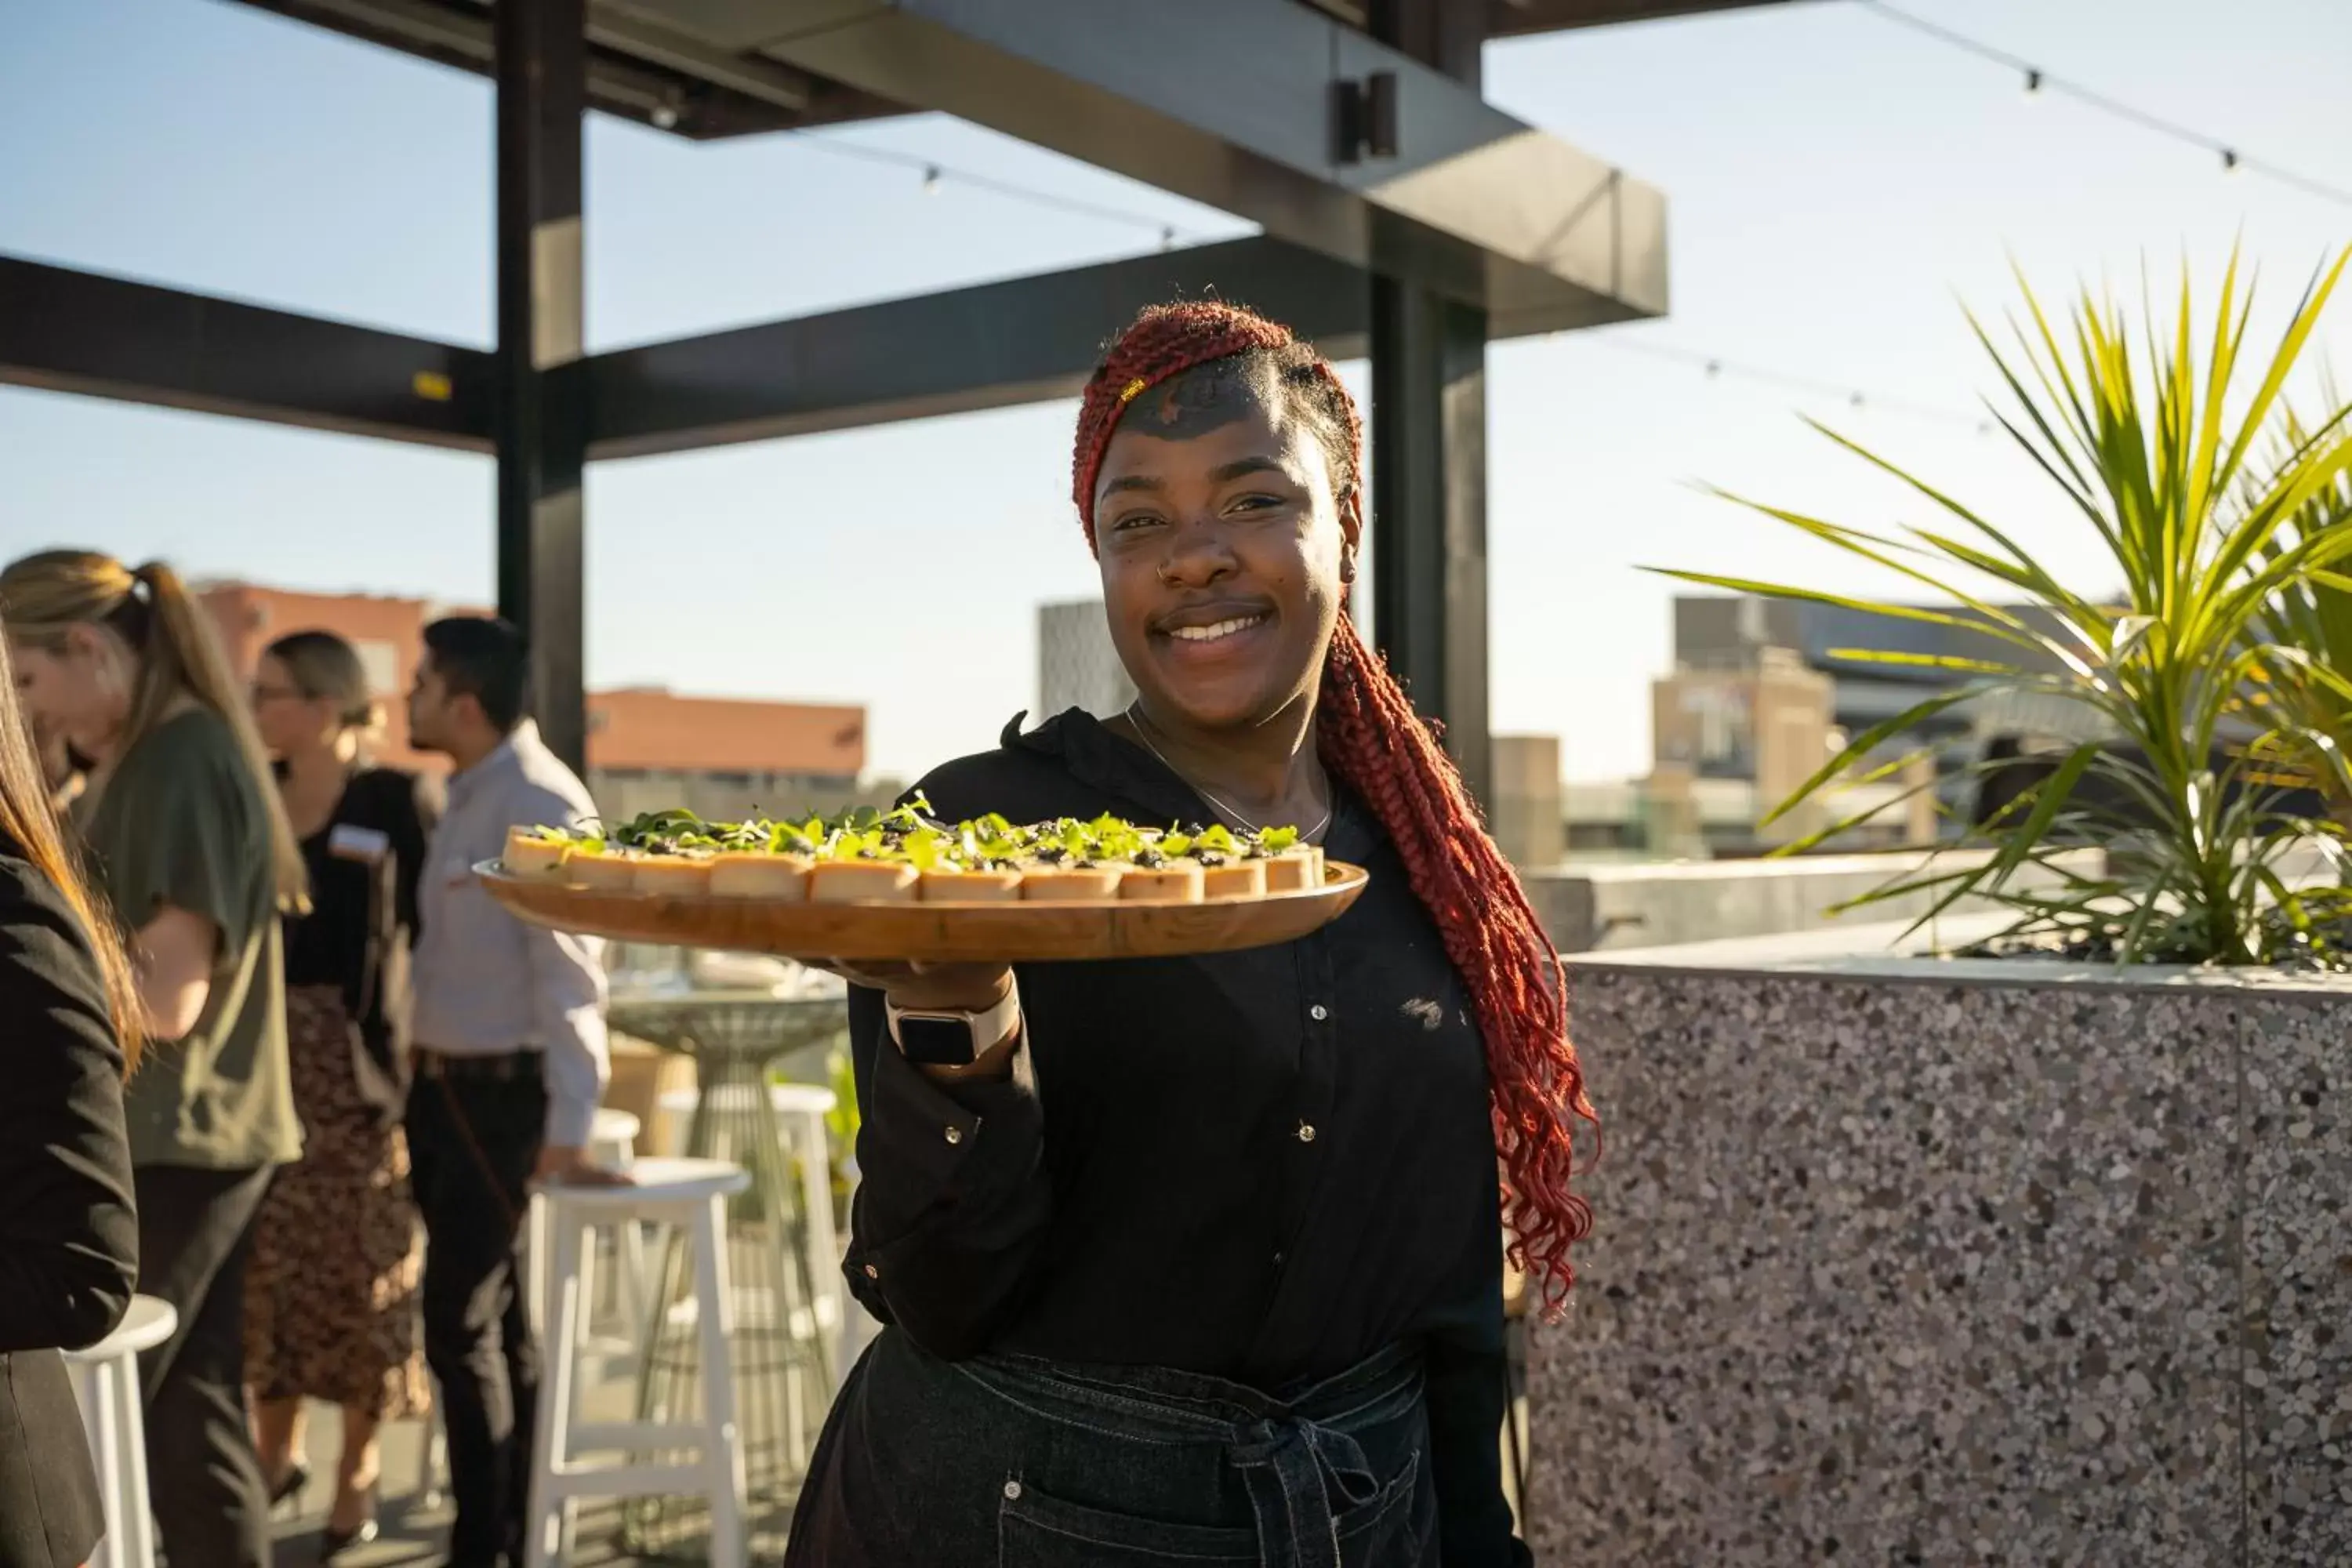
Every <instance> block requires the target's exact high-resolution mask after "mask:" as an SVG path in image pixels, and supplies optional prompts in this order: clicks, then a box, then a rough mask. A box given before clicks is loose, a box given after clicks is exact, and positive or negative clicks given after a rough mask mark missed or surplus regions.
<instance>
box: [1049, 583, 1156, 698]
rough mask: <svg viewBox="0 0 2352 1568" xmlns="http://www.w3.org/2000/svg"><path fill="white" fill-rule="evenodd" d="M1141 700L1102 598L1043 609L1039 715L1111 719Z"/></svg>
mask: <svg viewBox="0 0 2352 1568" xmlns="http://www.w3.org/2000/svg"><path fill="white" fill-rule="evenodd" d="M1134 700H1135V683H1134V682H1133V681H1131V680H1129V679H1128V678H1127V667H1126V666H1125V665H1122V664H1121V663H1119V661H1118V649H1117V648H1115V647H1112V646H1111V641H1110V626H1109V625H1108V623H1107V622H1106V621H1105V620H1104V619H1103V606H1102V601H1101V600H1100V599H1081V600H1077V601H1076V602H1073V603H1069V604H1060V605H1038V606H1037V711H1036V712H1035V713H1034V714H1033V715H1032V716H1031V717H1032V719H1033V721H1034V720H1042V719H1049V718H1051V717H1053V716H1054V715H1055V714H1056V713H1059V712H1061V711H1063V710H1065V709H1069V708H1082V709H1084V710H1086V711H1087V712H1089V713H1091V714H1093V715H1094V716H1095V717H1096V718H1097V719H1108V718H1109V717H1110V716H1111V715H1112V714H1114V713H1117V712H1118V711H1120V710H1122V709H1124V708H1126V706H1127V705H1128V704H1129V703H1130V702H1132V701H1134Z"/></svg>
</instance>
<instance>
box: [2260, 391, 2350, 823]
mask: <svg viewBox="0 0 2352 1568" xmlns="http://www.w3.org/2000/svg"><path fill="white" fill-rule="evenodd" d="M2325 403H2326V405H2328V406H2330V407H2334V408H2336V409H2338V410H2339V412H2338V413H2337V415H2336V417H2335V419H2334V420H2333V421H2331V422H2330V424H2331V425H2332V426H2333V434H2332V436H2331V435H2326V434H2324V433H2325V432H2326V431H2327V430H2328V429H2329V426H2326V425H2324V426H2321V427H2320V430H2321V431H2322V432H2323V434H2322V435H2320V436H2318V437H2315V434H2314V432H2313V430H2312V428H2311V427H2310V426H2307V425H2305V422H2304V421H2303V420H2301V419H2300V418H2298V417H2296V416H2295V415H2294V413H2293V412H2292V411H2288V412H2286V413H2284V415H2283V416H2281V419H2280V426H2281V435H2280V438H2279V440H2278V441H2277V442H2276V446H2277V447H2278V452H2279V461H2281V462H2282V463H2292V462H2294V461H2296V460H2297V458H2298V456H2299V454H2301V453H2302V452H2303V451H2304V450H2305V449H2306V448H2308V447H2311V446H2312V445H2313V444H2314V442H2315V439H2317V440H2333V441H2334V442H2335V443H2336V444H2338V445H2341V444H2343V443H2344V442H2347V441H2352V428H2347V422H2346V417H2345V416H2344V414H2343V413H2341V412H2340V410H2342V409H2343V408H2344V406H2345V405H2344V402H2343V400H2342V399H2341V398H2339V397H2338V396H2337V395H2336V392H2335V389H2334V386H2333V384H2329V385H2328V386H2327V387H2326V395H2325ZM2249 488H2250V489H2251V488H2252V486H2251V484H2250V487H2249ZM2346 531H2352V470H2345V471H2341V472H2338V473H2337V474H2336V479H2335V482H2334V483H2332V484H2330V485H2327V486H2326V487H2324V488H2323V489H2320V490H2319V491H2317V492H2316V493H2315V494H2314V495H2313V496H2312V497H2311V499H2310V500H2307V501H2305V503H2304V505H2303V508H2302V510H2300V511H2298V512H2297V513H2296V514H2295V515H2294V518H2292V519H2291V520H2290V521H2288V522H2287V523H2286V525H2285V526H2284V527H2283V528H2282V529H2281V530H2280V531H2279V534H2278V537H2277V538H2276V539H2275V540H2273V542H2272V543H2271V545H2270V547H2269V549H2268V550H2267V551H2266V552H2265V559H2270V558H2274V557H2275V556H2276V554H2277V553H2278V552H2280V551H2282V550H2287V549H2292V548H2294V545H2296V544H2297V543H2299V542H2301V541H2303V540H2305V539H2320V538H2325V537H2327V536H2329V535H2330V534H2331V533H2332V534H2336V535H2341V534H2343V533H2344V532H2346ZM2257 630H2258V634H2259V636H2260V637H2261V638H2262V640H2263V642H2265V643H2268V644H2270V645H2272V646H2273V647H2279V648H2283V649H2286V650H2290V653H2291V657H2290V658H2289V660H2288V662H2287V663H2285V664H2284V666H2282V667H2279V668H2268V669H2264V670H2263V671H2261V672H2260V673H2259V676H2258V679H2259V686H2258V688H2257V689H2256V691H2255V692H2254V693H2253V694H2252V704H2251V705H2252V707H2254V708H2256V709H2257V710H2260V711H2261V716H2262V719H2263V731H2264V733H2263V744H2262V746H2261V748H2260V754H2262V755H2263V756H2264V757H2266V758H2268V759H2271V760H2273V761H2274V762H2275V763H2277V765H2278V767H2279V770H2280V774H2281V776H2282V777H2283V778H2284V779H2285V780H2287V781H2290V782H2293V783H2296V784H2305V785H2307V786H2309V787H2310V788H2313V789H2315V790H2317V791H2318V792H2319V793H2320V794H2321V795H2325V796H2326V798H2327V801H2328V805H2329V809H2330V812H2331V813H2332V815H2333V816H2334V817H2335V820H2336V823H2337V825H2338V826H2346V827H2352V682H2347V679H2346V678H2347V674H2352V576H2347V575H2346V574H2344V573H2341V572H2336V571H2328V570H2324V569H2323V570H2317V571H2314V572H2311V573H2309V574H2306V575H2305V576H2303V577H2302V578H2300V579H2299V580H2297V581H2295V582H2294V583H2292V584H2287V585H2286V587H2285V588H2284V589H2283V590H2282V592H2281V593H2280V595H2279V597H2278V599H2277V600H2276V602H2275V603H2273V605H2270V606H2269V609H2268V611H2267V613H2266V614H2265V615H2264V616H2263V619H2262V621H2261V623H2260V625H2259V626H2258V628H2257Z"/></svg>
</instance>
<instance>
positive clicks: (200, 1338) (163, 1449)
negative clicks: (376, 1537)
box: [132, 1165, 269, 1568]
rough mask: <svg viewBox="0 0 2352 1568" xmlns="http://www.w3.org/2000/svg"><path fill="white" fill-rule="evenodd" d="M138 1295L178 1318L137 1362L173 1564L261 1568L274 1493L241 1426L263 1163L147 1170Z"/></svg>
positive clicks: (140, 1179) (155, 1492)
mask: <svg viewBox="0 0 2352 1568" xmlns="http://www.w3.org/2000/svg"><path fill="white" fill-rule="evenodd" d="M132 1186H133V1191H134V1194H135V1195H136V1197H137V1199H138V1203H139V1289H140V1293H141V1294H142V1295H147V1296H160V1297H162V1298H163V1300H166V1301H169V1302H170V1303H172V1306H173V1310H176V1311H177V1312H178V1313H179V1314H180V1324H179V1327H178V1328H177V1329H175V1330H174V1331H173V1333H172V1337H171V1338H170V1339H168V1340H165V1341H164V1342H163V1343H162V1344H160V1345H157V1346H156V1347H155V1348H154V1349H153V1350H152V1351H149V1352H146V1353H145V1354H144V1355H142V1356H141V1357H140V1358H139V1381H140V1388H141V1393H142V1396H143V1397H144V1399H145V1401H146V1425H147V1489H148V1495H149V1497H150V1498H151V1499H152V1501H153V1504H154V1509H155V1529H156V1535H157V1537H158V1540H159V1541H160V1542H161V1544H162V1546H163V1558H164V1560H165V1561H166V1562H167V1563H170V1564H171V1565H172V1568H262V1565H263V1564H265V1563H268V1561H269V1493H268V1488H267V1487H265V1486H264V1485H263V1483H262V1479H261V1461H260V1460H259V1459H258V1458H256V1457H255V1455H254V1452H253V1433H252V1429H251V1428H250V1427H248V1426H247V1425H246V1420H245V1260H246V1258H247V1254H248V1253H249V1252H250V1251H251V1249H252V1237H253V1215H254V1211H255V1210H257V1209H258V1208H259V1207H260V1206H261V1194H263V1193H264V1192H266V1191H268V1186H269V1172H268V1169H267V1168H264V1169H261V1170H252V1171H205V1170H198V1169H195V1168H194V1167H190V1166H184V1165H142V1166H140V1167H139V1168H138V1169H137V1170H136V1171H134V1172H133V1173H132Z"/></svg>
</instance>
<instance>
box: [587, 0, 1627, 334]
mask: <svg viewBox="0 0 2352 1568" xmlns="http://www.w3.org/2000/svg"><path fill="white" fill-rule="evenodd" d="M630 8H631V10H632V11H633V12H634V13H635V14H639V15H643V16H651V17H655V18H657V19H659V20H661V21H663V22H665V23H667V25H669V26H674V27H676V28H677V30H679V31H681V32H685V33H688V34H691V35H693V36H695V37H701V38H704V39H706V40H708V41H709V42H710V43H712V44H714V45H716V46H718V47H721V48H725V49H730V50H735V51H739V52H740V51H751V52H758V53H761V54H763V55H764V56H765V57H766V58H772V59H775V60H780V61H782V62H783V63H785V64H789V65H793V66H797V67H799V68H802V69H804V70H806V71H808V72H810V73H811V74H812V75H814V76H818V77H822V78H824V79H829V80H833V81H837V82H841V83H844V84H846V85H847V86H849V87H852V88H855V89H860V90H863V91H865V92H868V93H871V94H874V95H877V96H878V97H881V98H885V99H888V100H893V101H896V102H899V103H908V104H917V105H920V106H922V107H923V108H926V109H933V110H942V111H944V112H947V113H950V114H953V115H956V116H959V117H960V118H962V119H965V120H969V121H973V122H974V123H976V124H981V125H985V126H988V127H990V128H991V129H992V130H996V131H1000V132H1004V133H1006V134H1008V135H1012V136H1016V137H1019V138H1020V139H1022V140H1023V141H1025V142H1031V143H1033V144H1034V145H1037V146H1041V147H1046V148H1051V149H1053V150H1055V151H1056V152H1060V153H1066V154H1068V155H1069V156H1071V157H1075V158H1079V159H1083V160H1085V161H1086V162H1087V163H1094V164H1096V165H1097V166H1098V167H1102V168H1106V169H1109V170H1112V171H1114V172H1116V173H1118V174H1125V175H1128V176H1129V177H1131V178H1134V179H1139V180H1142V181H1144V182H1146V183H1148V184H1153V185H1156V186H1158V187H1160V189H1162V190H1166V191H1172V192H1175V193H1177V194H1179V195H1185V196H1189V197H1191V198H1192V199H1193V200H1195V201H1200V202H1204V203H1207V204H1208V205H1212V206H1215V207H1220V208H1223V210H1225V211H1227V212H1231V213H1234V214H1236V215H1238V216H1242V217H1244V218H1248V219H1250V220H1252V221H1254V222H1255V223H1257V224H1260V225H1262V226H1264V227H1265V231H1266V232H1267V233H1268V234H1270V235H1273V236H1275V237H1278V238H1283V239H1288V240H1290V241H1292V242H1294V243H1296V244H1298V245H1303V246H1306V247H1308V248H1310V249H1315V250H1319V251H1322V252H1323V253H1324V254H1326V255H1328V256H1331V257H1333V258H1337V259H1339V260H1341V261H1346V262H1349V263H1352V264H1354V265H1356V266H1359V267H1362V268H1367V269H1369V270H1371V271H1374V272H1379V273H1381V274H1383V275H1386V276H1389V277H1391V278H1396V279H1404V280H1408V281H1411V282H1413V283H1416V284H1418V285H1421V286H1423V287H1426V288H1430V289H1435V290H1436V291H1438V292H1440V293H1443V294H1445V295H1446V296H1448V297H1449V298H1452V299H1454V300H1460V301H1462V302H1463V303H1465V304H1471V305H1475V306H1477V307H1478V308H1480V309H1482V310H1486V312H1487V313H1488V316H1489V318H1490V320H1491V322H1492V325H1493V330H1494V331H1496V333H1498V334H1502V335H1516V334H1518V333H1522V332H1530V331H1558V330H1560V329H1563V328H1568V327H1582V326H1590V325H1592V324H1594V323H1595V322H1598V321H1623V320H1629V319H1632V318H1635V317H1640V316H1649V315H1657V314H1662V313H1664V310H1665V308H1666V265H1665V198H1664V196H1663V195H1661V194H1660V193H1659V192H1658V191H1657V190H1655V189H1654V188H1653V187H1651V186H1649V185H1646V184H1643V183H1642V182H1640V181H1638V180H1634V179H1632V178H1629V177H1627V176H1625V175H1624V174H1622V171H1619V170H1617V169H1614V168H1612V166H1610V165H1609V164H1607V163H1603V162H1602V161H1601V160H1599V159H1597V158H1593V157H1591V156H1590V155H1588V154H1586V153H1580V152H1578V151H1577V150H1576V149H1574V148H1572V147H1570V146H1568V145H1567V144H1566V143H1564V142H1560V141H1559V140H1558V139H1557V138H1555V137H1552V136H1550V135H1549V134H1547V133H1545V132H1541V131H1538V129H1536V128H1535V127H1533V126H1531V125H1528V123H1526V122H1525V121H1520V120H1517V119H1516V118H1514V117H1512V116H1511V115H1508V114H1506V113H1504V112H1503V111H1502V110H1498V109H1496V108H1494V107H1493V106H1492V105H1490V104H1488V103H1486V102H1485V101H1484V100H1481V99H1480V97H1479V95H1478V91H1477V89H1476V88H1475V87H1474V86H1472V85H1470V84H1468V83H1466V82H1464V81H1458V80H1455V79H1453V78H1452V77H1449V76H1448V75H1446V74H1445V72H1444V70H1442V69H1440V68H1438V66H1437V65H1433V64H1424V63H1423V62H1422V61H1421V60H1420V59H1416V58H1413V57H1412V55H1411V54H1410V53H1408V52H1406V50H1405V49H1404V48H1402V47H1391V45H1389V44H1385V43H1382V42H1381V41H1379V40H1377V39H1375V38H1372V37H1367V36H1366V35H1365V34H1364V33H1362V32H1360V31H1359V30H1358V29H1357V28H1355V27H1353V26H1349V25H1348V24H1347V23H1346V22H1343V21H1341V20H1339V19H1338V18H1336V17H1334V16H1330V15H1328V13H1325V12H1322V11H1318V10H1313V9H1309V8H1308V7H1307V6H1305V5H1295V4H1292V3H1291V0H1186V3H1185V4H1182V5H1171V4H1168V3H1167V0H1023V3H1022V4H1020V5H1005V4H1004V3H1003V0H631V6H630ZM1376 9H1377V7H1376ZM1474 19H1475V14H1474ZM1441 63H1448V62H1441ZM1374 86H1377V87H1378V88H1379V89H1380V90H1379V92H1378V93H1377V94H1375V95H1374V96H1375V97H1376V98H1377V99H1378V100H1379V101H1381V103H1383V104H1386V105H1391V106H1392V108H1393V114H1392V117H1391V118H1392V135H1390V134H1383V135H1382V136H1381V137H1379V138H1377V139H1376V144H1372V145H1360V144H1359V145H1350V144H1345V143H1344V142H1343V139H1342V138H1341V136H1340V134H1339V126H1340V123H1341V116H1340V115H1339V112H1338V106H1339V104H1340V102H1341V101H1342V99H1343V95H1345V94H1348V93H1350V92H1360V91H1368V90H1369V89H1370V88H1372V87H1374Z"/></svg>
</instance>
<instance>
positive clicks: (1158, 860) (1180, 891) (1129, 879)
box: [1118, 845, 1202, 904]
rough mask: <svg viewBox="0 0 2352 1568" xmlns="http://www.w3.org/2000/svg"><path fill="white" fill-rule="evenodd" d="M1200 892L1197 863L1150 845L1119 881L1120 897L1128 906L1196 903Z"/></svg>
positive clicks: (1199, 876) (1199, 897) (1200, 882)
mask: <svg viewBox="0 0 2352 1568" xmlns="http://www.w3.org/2000/svg"><path fill="white" fill-rule="evenodd" d="M1201 889H1202V877H1201V863H1200V862H1199V861H1198V860H1191V859H1186V858H1183V857H1181V856H1176V855H1167V854H1163V853H1161V852H1160V850H1159V849H1158V848H1156V847H1152V846H1150V845H1146V846H1145V847H1144V848H1143V849H1142V851H1141V852H1140V853H1139V854H1138V855H1137V857H1136V858H1135V861H1134V863H1133V864H1132V865H1130V866H1129V867H1128V868H1127V871H1126V874H1125V875H1123V876H1121V877H1120V878H1119V879H1118V896H1119V898H1120V899H1121V900H1124V901H1126V902H1129V903H1148V904H1197V903H1199V902H1200V901H1201Z"/></svg>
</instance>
